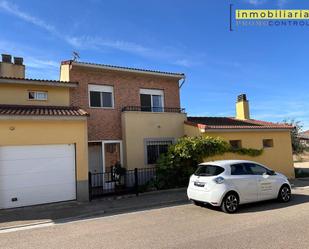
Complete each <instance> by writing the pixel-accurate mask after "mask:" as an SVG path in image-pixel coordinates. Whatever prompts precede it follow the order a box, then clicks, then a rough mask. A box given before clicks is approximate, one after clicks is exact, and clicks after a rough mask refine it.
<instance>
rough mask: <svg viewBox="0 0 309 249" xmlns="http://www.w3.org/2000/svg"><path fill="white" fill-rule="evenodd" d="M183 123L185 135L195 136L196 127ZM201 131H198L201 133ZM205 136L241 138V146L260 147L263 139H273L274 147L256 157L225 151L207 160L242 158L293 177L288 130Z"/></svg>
mask: <svg viewBox="0 0 309 249" xmlns="http://www.w3.org/2000/svg"><path fill="white" fill-rule="evenodd" d="M191 127H192V128H190V127H189V125H185V135H187V136H197V134H198V130H199V129H198V128H197V127H193V126H191ZM201 134H202V133H200V135H201ZM203 134H204V135H206V136H212V137H221V138H223V139H224V140H226V141H229V140H241V141H242V147H243V148H254V149H261V148H262V147H263V139H273V141H274V147H272V148H265V149H264V151H263V154H262V155H261V156H258V157H250V156H241V155H237V154H234V153H226V154H224V155H222V156H215V157H212V158H207V161H212V160H223V159H243V160H251V161H256V162H259V163H262V164H264V165H266V166H268V167H270V168H272V169H273V170H275V171H277V172H280V173H283V174H285V175H286V176H287V177H289V178H294V177H295V175H294V166H293V156H292V146H291V136H290V132H289V131H274V130H270V131H236V132H223V131H222V132H206V133H203Z"/></svg>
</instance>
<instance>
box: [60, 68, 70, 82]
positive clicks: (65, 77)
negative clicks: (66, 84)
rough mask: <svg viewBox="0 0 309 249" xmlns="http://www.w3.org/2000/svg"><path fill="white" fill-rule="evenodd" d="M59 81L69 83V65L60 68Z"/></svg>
mask: <svg viewBox="0 0 309 249" xmlns="http://www.w3.org/2000/svg"><path fill="white" fill-rule="evenodd" d="M60 80H61V81H70V65H67V64H65V65H61V66H60Z"/></svg>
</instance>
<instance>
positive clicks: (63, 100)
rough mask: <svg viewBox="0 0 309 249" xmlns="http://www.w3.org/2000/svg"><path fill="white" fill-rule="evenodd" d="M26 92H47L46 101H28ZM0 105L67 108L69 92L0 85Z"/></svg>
mask: <svg viewBox="0 0 309 249" xmlns="http://www.w3.org/2000/svg"><path fill="white" fill-rule="evenodd" d="M28 90H35V91H47V92H48V97H47V98H48V99H47V100H44V101H37V100H28ZM0 104H9V105H52V106H69V104H70V90H69V89H68V88H66V87H49V86H38V85H19V84H7V85H4V84H0Z"/></svg>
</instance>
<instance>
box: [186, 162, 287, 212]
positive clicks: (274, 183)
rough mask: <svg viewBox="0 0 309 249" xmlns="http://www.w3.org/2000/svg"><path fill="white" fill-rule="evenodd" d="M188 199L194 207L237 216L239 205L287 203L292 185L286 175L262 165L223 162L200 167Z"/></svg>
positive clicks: (192, 180)
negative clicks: (213, 208)
mask: <svg viewBox="0 0 309 249" xmlns="http://www.w3.org/2000/svg"><path fill="white" fill-rule="evenodd" d="M187 195H188V198H189V199H190V200H191V201H193V203H194V204H197V205H200V204H202V203H209V204H211V205H213V206H220V207H221V209H222V210H223V211H224V212H226V213H234V212H236V210H237V208H238V206H239V204H244V203H250V202H256V201H262V200H269V199H276V198H278V200H280V201H282V202H288V201H290V200H291V185H290V183H289V181H288V179H287V178H286V177H285V176H284V175H282V174H280V173H277V172H275V171H273V170H271V169H269V168H267V167H265V166H264V165H261V164H259V163H256V162H252V161H244V160H222V161H213V162H207V163H201V164H199V165H198V168H197V170H196V171H195V173H194V174H193V175H192V176H191V177H190V182H189V186H188V189H187Z"/></svg>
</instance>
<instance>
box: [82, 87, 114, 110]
mask: <svg viewBox="0 0 309 249" xmlns="http://www.w3.org/2000/svg"><path fill="white" fill-rule="evenodd" d="M88 90H89V105H90V107H101V108H113V107H114V87H113V86H106V85H88Z"/></svg>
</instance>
